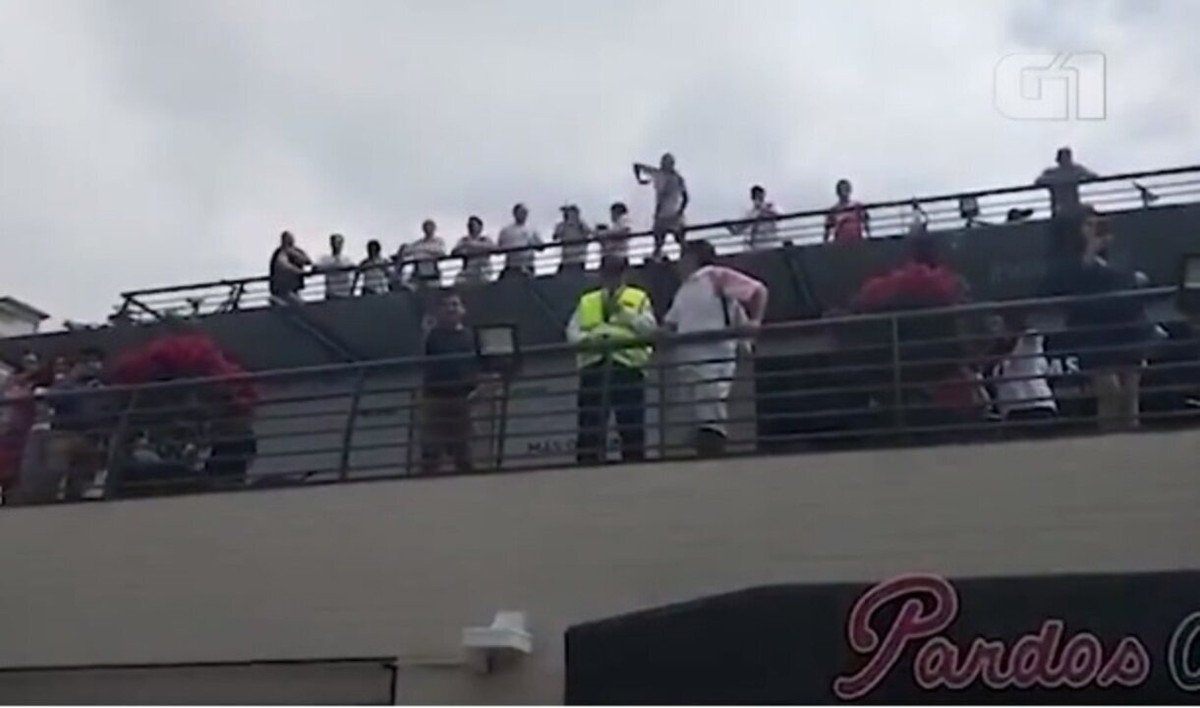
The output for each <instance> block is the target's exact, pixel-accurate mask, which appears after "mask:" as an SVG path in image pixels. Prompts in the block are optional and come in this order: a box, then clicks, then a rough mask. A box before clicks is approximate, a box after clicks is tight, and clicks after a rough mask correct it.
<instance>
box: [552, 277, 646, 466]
mask: <svg viewBox="0 0 1200 708" xmlns="http://www.w3.org/2000/svg"><path fill="white" fill-rule="evenodd" d="M626 269H627V261H626V260H625V259H623V258H614V257H611V256H608V257H605V258H603V259H601V261H600V283H601V285H600V287H599V288H597V289H595V290H591V291H588V292H586V293H584V294H583V295H582V296H581V297H580V298H579V304H578V305H577V306H576V307H575V313H574V314H572V315H571V320H570V322H568V323H567V341H569V342H570V343H572V344H574V345H576V346H577V347H579V354H578V356H577V363H578V366H579V397H578V406H579V421H578V423H579V432H578V437H577V439H576V443H575V453H576V457H577V459H578V460H579V462H580V463H596V462H601V461H603V460H604V459H605V457H606V455H605V453H606V448H607V445H606V443H607V436H606V431H607V429H608V417H609V413H610V412H611V413H612V414H613V415H614V416H615V417H616V419H617V433H618V435H619V436H620V438H621V460H622V461H623V462H631V461H638V460H643V459H645V457H646V430H645V428H646V374H645V368H646V365H647V364H649V363H650V356H651V354H652V353H653V350H652V348H651V347H650V346H649V345H648V344H646V343H645V342H644V341H639V340H644V339H645V338H646V337H649V336H652V335H653V334H654V332H655V330H656V329H657V327H658V324H657V322H656V321H655V318H654V307H653V305H652V304H651V302H650V296H649V295H648V294H647V293H646V291H645V290H642V289H641V288H638V287H634V286H632V285H627V284H626V283H625V272H626ZM623 345H624V346H623Z"/></svg>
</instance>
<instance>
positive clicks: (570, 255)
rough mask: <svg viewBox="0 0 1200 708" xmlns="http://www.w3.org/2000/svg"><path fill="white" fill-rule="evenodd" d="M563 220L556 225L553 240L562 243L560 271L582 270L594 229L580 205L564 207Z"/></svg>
mask: <svg viewBox="0 0 1200 708" xmlns="http://www.w3.org/2000/svg"><path fill="white" fill-rule="evenodd" d="M562 215H563V220H562V221H561V222H559V223H558V224H557V225H556V226H555V227H554V235H553V237H552V240H553V241H554V242H555V243H561V244H562V260H561V262H560V263H559V266H558V272H560V273H562V272H564V271H582V270H583V266H584V263H585V262H586V261H587V249H588V243H589V242H590V241H591V238H592V229H591V227H589V226H588V225H587V224H586V223H584V221H583V218H582V217H581V216H580V214H579V207H578V206H577V205H575V204H568V205H566V206H564V207H563V208H562Z"/></svg>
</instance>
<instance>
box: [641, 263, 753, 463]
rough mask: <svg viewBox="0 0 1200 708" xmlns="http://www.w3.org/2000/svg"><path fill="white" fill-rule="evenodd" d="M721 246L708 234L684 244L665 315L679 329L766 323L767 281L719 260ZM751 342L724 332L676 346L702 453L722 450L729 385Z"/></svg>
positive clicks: (685, 404)
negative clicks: (676, 284)
mask: <svg viewBox="0 0 1200 708" xmlns="http://www.w3.org/2000/svg"><path fill="white" fill-rule="evenodd" d="M716 257H717V252H716V249H715V248H713V245H712V244H711V243H709V242H708V241H705V240H698V241H689V242H687V243H685V244H684V245H683V249H682V255H681V256H680V259H679V268H680V272H681V274H682V275H683V283H682V284H681V285H680V286H679V290H678V291H677V292H676V293H675V298H674V300H672V302H671V309H670V310H669V311H668V312H667V314H666V317H664V318H663V321H664V323H665V324H666V326H667V328H668V329H669V330H670V331H672V332H674V333H676V334H693V333H696V332H720V331H722V330H725V331H735V330H743V331H746V333H747V335H750V334H752V333H753V332H755V331H757V329H758V328H759V327H760V326H761V325H762V320H763V316H764V315H765V314H766V311H767V298H768V293H767V286H766V285H764V284H763V283H762V282H760V281H758V280H756V279H754V278H751V277H750V276H748V275H746V274H744V273H741V272H739V271H736V270H734V269H732V268H727V267H724V266H719V265H716V264H715V263H716ZM748 346H749V343H748V342H747V341H746V340H744V339H738V338H726V339H717V340H712V341H703V342H688V343H684V344H680V345H678V346H676V347H675V348H674V351H673V360H674V362H675V364H676V369H675V371H676V375H677V377H678V379H677V380H678V384H679V391H678V393H679V397H680V404H681V408H682V410H683V411H685V412H686V413H687V414H688V422H689V423H690V427H691V428H692V429H693V430H694V433H695V445H696V451H697V452H698V453H699V454H700V455H701V456H703V457H711V456H715V455H720V454H721V453H722V452H723V451H724V449H725V440H726V437H727V436H728V434H729V432H728V430H727V429H726V421H727V420H728V419H729V408H728V405H727V402H728V400H729V393H730V390H731V389H732V388H733V378H734V374H735V373H736V372H737V356H738V352H739V350H742V349H745V348H747V347H748Z"/></svg>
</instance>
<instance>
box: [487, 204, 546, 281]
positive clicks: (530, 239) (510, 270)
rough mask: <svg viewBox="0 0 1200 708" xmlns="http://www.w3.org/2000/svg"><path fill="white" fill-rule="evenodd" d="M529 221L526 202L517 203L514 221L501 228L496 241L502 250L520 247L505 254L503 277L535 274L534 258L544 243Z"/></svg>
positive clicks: (514, 208) (514, 209)
mask: <svg viewBox="0 0 1200 708" xmlns="http://www.w3.org/2000/svg"><path fill="white" fill-rule="evenodd" d="M528 222H529V209H527V208H526V207H525V205H524V204H517V205H516V206H514V207H513V223H511V224H509V225H508V226H505V227H504V228H503V229H501V230H500V235H499V236H498V237H497V241H496V243H497V245H498V246H499V247H500V250H507V249H510V248H515V249H520V250H516V251H512V252H510V253H507V254H505V256H504V272H503V273H501V277H504V276H508V275H527V276H531V275H533V259H534V256H535V255H536V253H537V251H536V250H535V249H536V247H537V246H540V245H542V237H541V236H539V235H538V232H537V230H535V229H534V228H533V227H532V226H530V225H529V223H528Z"/></svg>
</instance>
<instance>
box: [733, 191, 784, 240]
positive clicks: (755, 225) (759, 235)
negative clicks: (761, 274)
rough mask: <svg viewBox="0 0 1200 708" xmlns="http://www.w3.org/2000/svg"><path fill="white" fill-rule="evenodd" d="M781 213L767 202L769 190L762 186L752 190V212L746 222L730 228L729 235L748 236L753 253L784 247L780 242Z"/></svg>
mask: <svg viewBox="0 0 1200 708" xmlns="http://www.w3.org/2000/svg"><path fill="white" fill-rule="evenodd" d="M778 219H779V212H778V211H776V210H775V205H774V204H772V203H770V202H768V201H767V190H766V189H764V188H763V187H762V186H760V185H757V184H756V185H754V186H753V187H751V188H750V211H748V212H747V213H746V220H745V222H743V223H740V224H734V225H732V226H730V227H729V233H731V234H733V235H735V236H738V235H741V234H747V237H746V246H747V248H749V249H750V250H752V251H765V250H767V249H770V248H775V247H776V246H780V245H782V244H781V242H780V240H779V231H778V228H777V222H778Z"/></svg>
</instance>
